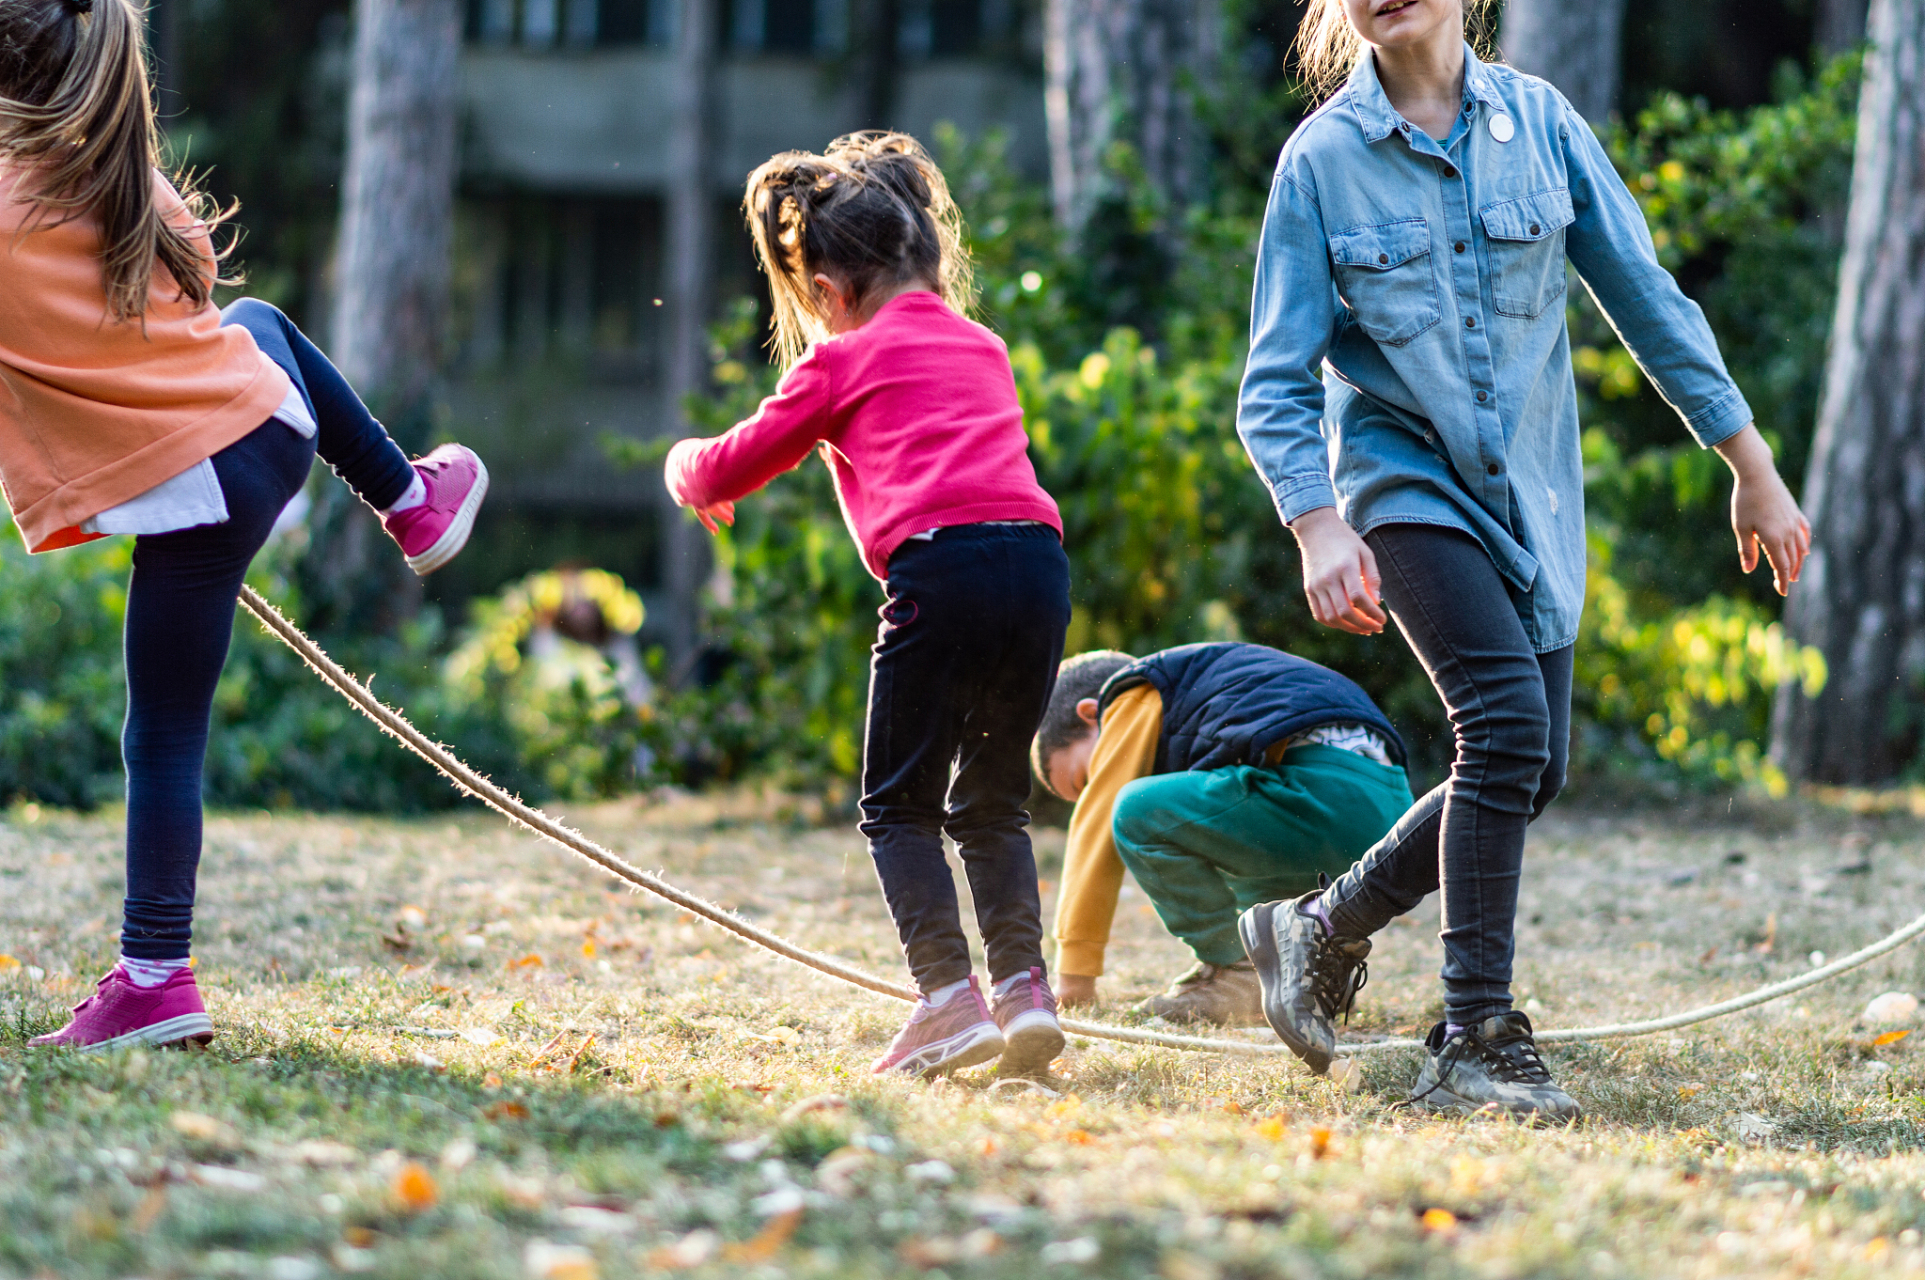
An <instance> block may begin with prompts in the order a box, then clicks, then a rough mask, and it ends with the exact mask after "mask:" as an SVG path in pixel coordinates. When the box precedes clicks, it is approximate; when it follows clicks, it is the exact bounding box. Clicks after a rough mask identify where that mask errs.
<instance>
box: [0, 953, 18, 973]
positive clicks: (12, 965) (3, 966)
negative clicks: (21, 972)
mask: <svg viewBox="0 0 1925 1280" xmlns="http://www.w3.org/2000/svg"><path fill="white" fill-rule="evenodd" d="M19 967H20V962H19V961H18V960H15V959H14V958H13V957H12V956H5V955H0V973H12V972H13V971H14V970H15V969H18V968H19Z"/></svg>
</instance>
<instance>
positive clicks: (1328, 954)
mask: <svg viewBox="0 0 1925 1280" xmlns="http://www.w3.org/2000/svg"><path fill="white" fill-rule="evenodd" d="M1369 981H1370V964H1369V962H1368V961H1364V960H1352V959H1351V958H1350V957H1349V956H1346V955H1344V954H1343V953H1342V952H1340V951H1339V950H1337V948H1336V947H1335V946H1332V945H1331V942H1330V940H1329V939H1328V938H1325V939H1322V940H1320V941H1319V942H1318V945H1317V950H1316V954H1315V955H1314V956H1312V957H1311V960H1310V990H1311V991H1312V993H1313V994H1315V995H1316V997H1317V1003H1318V1004H1319V1005H1321V1006H1322V1007H1323V1011H1324V1015H1325V1016H1326V1017H1330V1018H1334V1017H1336V1016H1337V1015H1338V1014H1342V1015H1343V1020H1344V1025H1345V1026H1349V1025H1350V1010H1351V1009H1352V1008H1353V1007H1354V1006H1355V1005H1356V1003H1357V993H1358V992H1359V991H1362V990H1363V989H1364V987H1365V985H1366V984H1368V983H1369Z"/></svg>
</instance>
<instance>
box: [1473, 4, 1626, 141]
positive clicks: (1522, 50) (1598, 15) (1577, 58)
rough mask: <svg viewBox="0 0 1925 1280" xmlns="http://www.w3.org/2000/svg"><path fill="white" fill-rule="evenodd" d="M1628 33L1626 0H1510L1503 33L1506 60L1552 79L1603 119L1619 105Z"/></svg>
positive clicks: (1594, 118)
mask: <svg viewBox="0 0 1925 1280" xmlns="http://www.w3.org/2000/svg"><path fill="white" fill-rule="evenodd" d="M1623 33H1624V0H1585V2H1584V3H1577V4H1574V3H1572V2H1571V0H1508V3H1506V4H1505V6H1504V25H1503V27H1502V29H1501V31H1500V33H1499V34H1500V36H1501V38H1502V42H1503V46H1504V57H1505V60H1506V61H1508V62H1509V63H1510V64H1511V65H1512V66H1514V67H1516V68H1517V69H1518V70H1519V71H1528V72H1529V73H1530V74H1532V75H1534V76H1542V77H1543V78H1544V79H1546V80H1549V81H1550V82H1551V83H1552V84H1554V85H1556V86H1557V87H1558V88H1559V89H1560V90H1562V91H1563V94H1564V96H1565V97H1567V98H1569V99H1570V100H1571V105H1572V106H1574V107H1576V108H1577V109H1578V113H1579V114H1580V115H1582V116H1583V117H1584V118H1585V119H1586V120H1589V121H1591V122H1592V123H1593V124H1598V123H1601V122H1603V121H1604V120H1605V119H1606V118H1607V117H1608V116H1609V115H1610V114H1611V108H1613V107H1615V106H1616V105H1617V100H1618V82H1619V78H1620V73H1619V59H1620V49H1621V46H1622V36H1623Z"/></svg>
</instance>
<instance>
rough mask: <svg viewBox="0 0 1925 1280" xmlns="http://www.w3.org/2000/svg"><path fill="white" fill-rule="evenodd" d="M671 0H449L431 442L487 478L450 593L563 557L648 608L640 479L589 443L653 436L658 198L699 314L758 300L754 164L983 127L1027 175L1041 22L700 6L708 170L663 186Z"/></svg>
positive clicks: (853, 8)
mask: <svg viewBox="0 0 1925 1280" xmlns="http://www.w3.org/2000/svg"><path fill="white" fill-rule="evenodd" d="M685 2H686V0H469V5H468V27H467V43H466V48H465V50H464V54H463V98H464V102H463V117H464V124H463V143H462V148H463V163H462V181H461V201H460V214H459V227H458V232H457V240H456V249H455V272H456V281H457V290H456V291H457V300H458V308H457V309H458V313H459V325H458V330H459V331H458V334H457V338H458V349H457V352H456V356H455V359H454V362H453V366H452V369H451V376H450V386H449V397H448V408H449V412H450V414H451V421H450V422H449V423H448V424H447V426H448V427H449V428H450V429H451V430H453V431H454V432H455V433H457V434H458V435H459V437H460V438H461V439H462V440H464V441H466V442H468V443H470V444H472V445H474V446H475V447H476V448H478V449H479V450H480V451H481V452H482V453H483V454H484V456H486V457H487V458H488V459H489V463H490V468H491V471H492V473H493V475H494V476H495V488H494V490H493V494H492V495H491V497H490V500H489V505H488V510H487V512H486V514H485V517H484V524H483V526H482V527H481V528H479V529H478V530H477V535H476V536H477V542H478V549H479V550H481V551H482V554H481V555H471V556H465V557H463V560H462V562H461V564H460V566H459V570H460V571H457V570H456V569H451V570H450V571H449V573H448V574H446V575H443V577H445V579H446V580H445V581H442V580H441V579H439V578H438V579H437V580H436V582H437V589H438V594H444V595H445V596H446V597H448V598H450V599H459V598H462V597H465V596H466V595H468V594H470V593H471V592H473V591H486V590H490V589H492V588H493V587H494V586H495V585H496V584H497V583H499V582H500V581H502V580H504V579H507V578H513V577H517V576H519V575H520V574H522V573H525V572H528V571H530V570H534V569H541V568H547V567H549V566H551V565H553V564H556V563H559V562H565V561H568V560H571V559H579V560H589V561H592V562H594V563H597V564H601V565H605V566H606V567H608V568H611V569H615V570H616V571H618V572H620V573H621V574H622V575H623V577H624V578H626V579H628V580H629V581H630V582H631V583H633V584H635V585H636V586H638V587H639V588H640V589H641V590H642V591H643V594H644V597H645V598H646V599H647V600H648V603H649V605H650V608H651V614H652V615H655V616H653V617H652V618H651V627H650V630H651V631H654V630H655V626H654V625H653V624H654V623H655V622H656V620H657V619H658V618H660V617H661V616H662V613H663V611H664V610H673V609H674V608H675V607H676V605H675V602H673V601H670V600H666V599H662V598H661V597H660V593H659V590H658V589H659V586H660V584H661V582H662V580H663V574H662V571H661V570H662V566H661V564H660V560H661V556H662V554H663V539H662V537H661V528H660V519H661V513H660V502H659V498H658V493H657V491H658V488H659V485H660V479H659V477H658V476H657V475H656V474H654V472H653V471H652V470H649V471H639V470H627V471H624V470H620V469H617V468H615V467H613V466H611V465H610V462H609V458H608V453H607V450H606V448H605V446H604V440H605V439H606V438H607V437H608V436H610V435H619V436H627V437H631V438H637V439H648V438H652V437H654V436H656V435H658V434H660V433H661V432H662V431H664V430H666V429H668V428H669V426H670V424H671V423H672V421H673V419H672V415H671V414H670V413H669V411H668V410H669V405H668V403H667V397H666V394H665V391H664V377H663V372H664V371H663V362H664V351H665V347H666V341H665V339H666V334H665V331H664V316H665V313H666V308H664V306H663V301H662V300H663V294H664V290H665V287H666V276H665V273H664V256H665V253H666V249H665V244H664V237H665V234H666V231H667V216H666V214H667V206H668V200H669V198H670V196H671V195H672V194H673V193H674V192H675V191H677V190H678V188H681V184H685V183H687V182H690V181H706V183H707V185H708V186H709V187H710V188H711V192H710V194H711V199H712V205H713V216H714V219H715V226H716V234H715V235H714V236H713V240H714V243H715V245H716V261H715V262H714V264H713V270H712V272H711V273H710V274H711V277H712V279H713V280H714V282H715V283H714V287H713V290H712V293H713V297H712V298H710V299H708V300H707V305H708V306H709V308H710V309H711V312H713V309H714V308H716V307H719V306H720V305H722V304H723V303H725V302H726V301H728V300H729V299H732V298H736V297H741V296H744V295H754V294H756V293H758V292H759V288H760V286H759V284H758V282H757V279H756V276H755V272H754V268H753V263H752V259H751V257H750V254H749V249H748V242H747V238H746V235H745V234H744V233H743V231H742V224H741V214H740V208H739V206H740V200H741V184H742V180H743V178H744V177H745V176H746V175H747V173H748V172H749V170H750V169H752V168H754V166H756V165H757V164H759V163H761V162H762V161H763V160H765V159H767V158H768V157H769V156H770V155H772V154H774V153H775V152H778V151H781V150H785V149H789V148H812V149H819V148H821V147H822V146H823V145H824V144H825V143H827V142H828V141H829V140H830V139H831V138H832V137H834V136H836V135H837V134H839V133H843V132H847V131H849V130H851V129H857V128H865V127H877V126H887V127H894V128H902V129H907V130H909V131H911V132H913V133H915V134H917V135H918V136H919V137H923V138H925V139H927V138H929V137H930V136H931V135H932V134H933V132H934V131H935V128H936V126H937V124H938V123H939V122H948V123H952V124H954V125H955V126H956V127H957V128H959V129H961V130H962V131H963V132H964V133H966V134H968V135H970V136H973V137H980V136H982V135H984V134H985V133H987V132H989V131H991V130H1001V131H1003V132H1005V133H1006V135H1007V136H1008V139H1009V152H1010V156H1011V159H1012V161H1013V162H1014V163H1015V164H1016V165H1017V166H1018V168H1019V169H1021V170H1022V171H1024V172H1026V173H1029V174H1031V175H1033V176H1035V177H1038V178H1041V177H1042V175H1044V174H1045V173H1046V172H1047V168H1048V153H1047V140H1046V136H1045V123H1044V108H1043V82H1042V74H1041V60H1040V52H1039V50H1040V30H1039V26H1040V23H1039V18H1038V14H1039V11H1040V6H1037V5H1033V4H1025V3H1023V2H1022V0H715V3H714V4H713V7H712V12H713V15H714V21H715V22H716V23H717V24H718V28H719V29H718V30H717V31H716V32H715V35H716V36H717V40H716V43H715V46H714V47H715V49H716V51H717V54H718V56H717V58H716V59H715V61H714V63H713V70H712V75H713V83H714V91H713V92H712V93H710V94H709V95H707V97H708V100H709V101H710V102H711V103H712V107H711V112H712V116H711V119H710V120H709V121H708V123H707V128H706V136H707V138H708V139H709V148H708V149H709V151H710V153H711V155H712V164H711V165H710V169H709V172H708V174H707V175H705V176H702V175H695V176H691V175H688V174H684V173H678V172H673V171H671V163H670V158H669V157H670V156H671V154H672V153H673V151H674V148H673V147H672V145H671V142H672V131H673V129H674V128H675V113H674V89H675V83H676V79H675V78H676V74H677V63H676V59H677V56H678V54H677V49H678V45H679V44H680V42H679V39H678V37H679V34H680V33H679V32H678V30H677V26H678V22H679V19H680V14H681V13H682V12H683V11H684V6H685Z"/></svg>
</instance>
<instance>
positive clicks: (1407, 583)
mask: <svg viewBox="0 0 1925 1280" xmlns="http://www.w3.org/2000/svg"><path fill="white" fill-rule="evenodd" d="M1367 541H1368V542H1369V543H1370V547H1371V550H1372V551H1374V552H1375V553H1376V556H1377V567H1378V569H1379V570H1381V571H1382V573H1383V578H1384V585H1383V591H1384V603H1385V604H1386V605H1387V606H1389V609H1390V612H1391V615H1392V616H1393V617H1395V618H1396V620H1397V626H1398V629H1399V630H1401V631H1402V632H1403V633H1404V639H1405V640H1406V641H1408V642H1409V644H1410V647H1411V651H1412V652H1414V653H1415V654H1416V655H1417V659H1418V661H1420V662H1422V663H1423V664H1424V670H1425V671H1426V672H1427V673H1428V674H1429V676H1430V679H1431V683H1432V684H1433V685H1435V686H1436V688H1437V692H1438V695H1439V696H1440V697H1442V698H1443V700H1444V709H1445V711H1446V712H1447V713H1448V715H1449V716H1450V723H1451V730H1452V732H1453V734H1454V736H1455V739H1456V758H1455V760H1454V761H1453V762H1452V764H1451V772H1450V779H1449V780H1448V781H1447V782H1445V783H1444V784H1443V785H1442V786H1440V787H1438V788H1437V789H1436V790H1434V791H1432V792H1430V794H1428V795H1426V796H1425V797H1424V798H1423V799H1421V800H1419V801H1418V802H1417V803H1416V804H1415V805H1414V806H1412V808H1411V810H1410V812H1409V813H1407V814H1405V815H1404V816H1403V818H1402V819H1401V820H1400V821H1399V822H1398V823H1397V825H1396V826H1395V827H1393V828H1391V830H1390V834H1388V835H1386V836H1385V837H1384V838H1383V839H1382V840H1381V841H1379V842H1378V843H1377V845H1376V847H1375V848H1373V849H1371V850H1370V852H1368V853H1366V854H1365V855H1364V856H1363V857H1362V858H1361V859H1360V860H1359V861H1358V862H1357V864H1356V865H1355V866H1353V867H1352V868H1351V869H1350V870H1349V871H1348V872H1346V873H1345V874H1344V877H1343V878H1342V879H1341V880H1339V881H1337V883H1336V884H1334V885H1332V886H1331V887H1330V889H1329V890H1328V891H1326V893H1325V894H1324V897H1323V904H1324V908H1325V910H1327V911H1328V912H1329V914H1330V920H1331V923H1332V925H1334V926H1335V928H1336V929H1337V931H1338V932H1339V933H1341V934H1345V935H1348V936H1351V937H1369V936H1370V935H1371V934H1373V933H1375V932H1376V931H1377V930H1379V929H1381V928H1383V927H1384V926H1385V925H1386V924H1389V923H1390V921H1391V920H1392V919H1393V918H1395V917H1397V916H1400V915H1402V914H1404V913H1405V912H1406V911H1409V910H1410V909H1411V908H1413V907H1415V906H1416V905H1417V904H1418V903H1419V902H1422V901H1423V900H1424V898H1425V897H1426V896H1427V895H1429V894H1431V893H1434V892H1436V891H1437V890H1438V889H1439V888H1441V889H1442V890H1443V895H1444V896H1443V916H1444V921H1443V933H1442V937H1443V942H1444V970H1443V977H1444V1008H1445V1014H1446V1016H1447V1017H1448V1018H1449V1020H1450V1021H1452V1022H1455V1023H1460V1024H1464V1025H1469V1024H1471V1023H1474V1022H1479V1021H1482V1020H1483V1019H1485V1018H1488V1017H1491V1016H1492V1015H1494V1014H1499V1013H1503V1012H1504V1011H1506V1010H1507V1009H1509V1008H1510V1007H1511V960H1512V957H1513V955H1514V954H1515V951H1516V942H1515V936H1514V935H1515V926H1516V921H1517V886H1518V879H1519V877H1520V875H1521V874H1522V871H1523V866H1524V829H1525V827H1527V826H1528V825H1529V824H1530V823H1531V821H1532V820H1534V819H1535V818H1536V817H1537V816H1538V815H1539V814H1541V813H1543V812H1544V808H1545V806H1546V805H1548V804H1550V802H1551V801H1552V800H1553V799H1555V798H1556V797H1557V793H1558V791H1559V790H1560V789H1561V788H1562V787H1563V785H1564V771H1565V767H1566V765H1567V763H1568V761H1569V756H1570V737H1571V656H1572V646H1569V645H1566V646H1565V647H1564V648H1562V649H1557V650H1554V651H1552V652H1550V653H1542V654H1540V653H1538V652H1536V650H1535V649H1533V647H1532V646H1531V643H1530V640H1529V638H1528V637H1527V636H1526V635H1525V633H1524V624H1523V622H1522V621H1521V620H1520V619H1519V617H1518V611H1517V606H1516V603H1515V601H1514V600H1513V599H1512V596H1511V591H1510V588H1509V587H1508V586H1506V584H1505V582H1504V579H1503V577H1502V576H1501V575H1500V574H1499V573H1498V572H1497V567H1496V565H1494V564H1492V563H1491V558H1490V555H1489V553H1487V552H1486V551H1485V550H1484V548H1483V546H1482V545H1481V544H1480V543H1478V541H1477V540H1476V539H1475V538H1472V537H1471V536H1470V535H1469V534H1467V533H1462V532H1459V531H1458V530H1455V529H1444V528H1437V527H1433V526H1430V525H1421V524H1392V525H1384V526H1382V527H1381V528H1378V529H1376V530H1374V531H1373V532H1372V533H1371V534H1370V535H1369V537H1368V539H1367Z"/></svg>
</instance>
